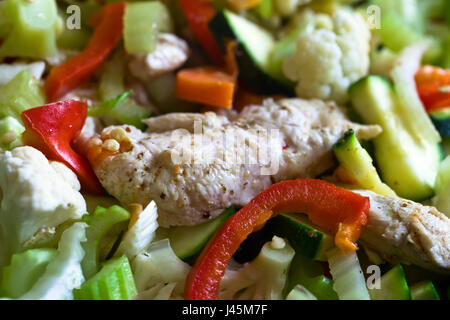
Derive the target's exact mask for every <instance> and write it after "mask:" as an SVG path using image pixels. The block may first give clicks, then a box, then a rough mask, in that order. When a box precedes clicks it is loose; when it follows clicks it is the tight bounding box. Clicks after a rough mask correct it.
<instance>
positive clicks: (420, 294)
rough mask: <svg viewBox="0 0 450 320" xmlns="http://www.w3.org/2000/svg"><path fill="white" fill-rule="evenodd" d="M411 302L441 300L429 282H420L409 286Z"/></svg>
mask: <svg viewBox="0 0 450 320" xmlns="http://www.w3.org/2000/svg"><path fill="white" fill-rule="evenodd" d="M411 297H412V300H441V298H440V297H439V294H438V292H437V291H436V288H435V287H434V285H433V282H431V281H421V282H419V283H416V284H415V285H413V286H411Z"/></svg>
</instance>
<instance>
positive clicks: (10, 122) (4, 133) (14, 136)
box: [0, 117, 25, 150]
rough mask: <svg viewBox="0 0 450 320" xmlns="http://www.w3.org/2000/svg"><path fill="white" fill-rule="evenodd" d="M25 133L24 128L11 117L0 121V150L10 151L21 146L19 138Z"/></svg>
mask: <svg viewBox="0 0 450 320" xmlns="http://www.w3.org/2000/svg"><path fill="white" fill-rule="evenodd" d="M24 131H25V128H24V126H23V125H22V124H21V123H20V122H19V121H17V120H16V119H15V118H13V117H6V118H3V119H1V120H0V148H1V149H4V150H11V149H13V148H16V147H19V146H21V145H22V140H21V139H20V136H21V135H22V133H23V132H24Z"/></svg>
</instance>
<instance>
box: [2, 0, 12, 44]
mask: <svg viewBox="0 0 450 320" xmlns="http://www.w3.org/2000/svg"><path fill="white" fill-rule="evenodd" d="M7 5H8V2H7V1H0V39H3V38H5V37H6V36H7V35H8V33H9V30H10V29H11V21H10V18H9V16H8V11H7V10H6V7H7Z"/></svg>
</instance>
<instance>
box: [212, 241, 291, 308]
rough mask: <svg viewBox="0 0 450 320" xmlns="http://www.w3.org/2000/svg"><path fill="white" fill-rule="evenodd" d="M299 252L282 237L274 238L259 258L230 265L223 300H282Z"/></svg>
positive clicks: (220, 295) (224, 282)
mask: <svg viewBox="0 0 450 320" xmlns="http://www.w3.org/2000/svg"><path fill="white" fill-rule="evenodd" d="M294 255H295V251H294V249H292V247H291V246H290V245H289V244H288V242H287V241H286V240H284V239H282V238H279V237H277V236H274V237H273V239H272V241H271V242H267V243H266V244H265V245H264V246H263V247H262V249H261V251H260V253H259V255H258V256H257V257H256V258H255V259H254V260H253V261H251V262H249V263H246V264H244V265H238V266H237V267H236V266H233V265H232V264H230V266H229V267H228V268H227V270H226V271H225V275H224V278H223V279H222V282H221V283H220V293H219V297H220V299H223V300H235V299H238V300H280V299H283V289H284V287H285V285H286V278H287V273H288V270H289V266H290V264H291V261H292V259H293V258H294Z"/></svg>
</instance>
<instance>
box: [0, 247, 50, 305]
mask: <svg viewBox="0 0 450 320" xmlns="http://www.w3.org/2000/svg"><path fill="white" fill-rule="evenodd" d="M55 255H56V249H47V248H46V249H30V250H27V251H24V252H22V253H16V254H14V255H13V256H12V258H11V263H10V265H9V266H7V267H5V268H3V276H2V283H1V295H2V296H7V297H9V298H13V299H17V298H19V297H20V296H22V295H23V294H25V293H26V292H27V291H28V290H30V289H31V288H32V287H33V285H34V284H35V283H36V281H37V280H38V279H39V278H40V277H41V276H42V275H43V274H44V271H45V268H47V265H48V264H49V262H50V261H51V260H52V259H53V258H54V257H55Z"/></svg>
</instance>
